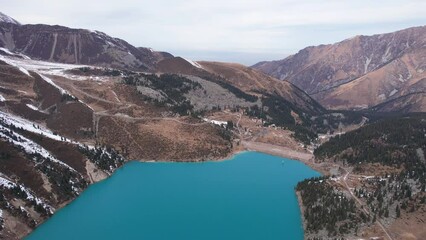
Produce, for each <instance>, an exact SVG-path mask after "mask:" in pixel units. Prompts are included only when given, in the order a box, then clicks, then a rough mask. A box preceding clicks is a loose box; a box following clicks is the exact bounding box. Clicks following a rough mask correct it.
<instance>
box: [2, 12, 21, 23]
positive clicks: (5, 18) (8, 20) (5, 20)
mask: <svg viewBox="0 0 426 240" xmlns="http://www.w3.org/2000/svg"><path fill="white" fill-rule="evenodd" d="M0 22H2V23H10V24H15V25H21V24H20V23H19V22H18V21H16V20H15V19H13V18H11V17H9V16H7V15H6V14H3V13H2V12H0Z"/></svg>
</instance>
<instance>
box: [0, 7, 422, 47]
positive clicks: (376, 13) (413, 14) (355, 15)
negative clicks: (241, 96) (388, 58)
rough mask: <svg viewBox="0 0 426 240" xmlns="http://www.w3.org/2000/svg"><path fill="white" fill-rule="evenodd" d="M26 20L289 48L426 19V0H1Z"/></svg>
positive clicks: (188, 42) (161, 38)
mask: <svg viewBox="0 0 426 240" xmlns="http://www.w3.org/2000/svg"><path fill="white" fill-rule="evenodd" d="M0 4H1V5H2V11H4V13H5V14H8V15H10V16H12V17H14V18H16V19H17V20H18V21H20V22H22V23H47V24H60V25H66V26H70V27H78V28H88V29H96V30H100V31H103V32H106V33H108V34H110V35H112V36H115V37H120V38H123V39H125V40H127V41H129V42H130V43H132V44H134V45H137V46H150V47H153V48H155V49H159V50H171V51H178V52H179V51H180V52H188V51H190V50H191V49H192V50H194V51H196V52H202V51H205V52H207V51H209V52H211V51H217V52H225V51H228V52H245V53H262V54H265V53H271V54H272V53H273V54H276V52H277V51H278V52H280V51H281V52H282V53H283V54H288V53H292V52H295V51H297V50H298V49H300V48H303V47H304V46H306V45H315V44H320V43H331V42H335V41H338V40H343V38H347V37H350V36H352V35H355V34H371V33H380V32H384V31H394V30H397V29H399V28H405V27H409V26H414V25H421V24H424V23H425V22H426V1H421V0H388V1H384V0H376V1H368V0H358V1H348V0H327V1H319V0H305V1H295V0H263V1H259V0H257V1H253V0H232V1H231V0H215V1H211V0H185V1H183V0H176V1H170V0H156V1H137V0H121V1H99V0H94V1H87V0H84V1H83V0H72V1H54V0H38V1H37V0H31V1H27V0H13V1H10V0H0Z"/></svg>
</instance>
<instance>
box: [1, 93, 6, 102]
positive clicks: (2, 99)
mask: <svg viewBox="0 0 426 240" xmlns="http://www.w3.org/2000/svg"><path fill="white" fill-rule="evenodd" d="M4 101H6V98H4V97H3V95H1V94H0V102H4Z"/></svg>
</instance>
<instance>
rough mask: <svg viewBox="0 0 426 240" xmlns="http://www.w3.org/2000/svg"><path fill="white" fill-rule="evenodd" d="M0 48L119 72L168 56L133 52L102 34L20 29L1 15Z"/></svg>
mask: <svg viewBox="0 0 426 240" xmlns="http://www.w3.org/2000/svg"><path fill="white" fill-rule="evenodd" d="M0 17H1V19H2V20H3V21H0V47H4V48H7V49H9V50H11V51H15V52H20V53H22V54H25V55H27V56H29V57H31V58H33V59H38V60H45V61H51V62H61V63H72V64H89V65H97V66H104V67H113V68H120V69H134V70H143V71H147V70H151V69H153V68H154V65H155V63H156V62H157V61H159V60H161V59H163V58H166V57H169V56H171V55H170V54H168V53H162V52H155V51H153V50H152V49H149V48H137V47H134V46H132V45H131V44H129V43H127V42H126V41H124V40H122V39H119V38H114V37H111V36H109V35H107V34H105V33H103V32H99V31H90V30H86V29H73V28H68V27H63V26H57V25H55V26H50V25H43V24H36V25H32V24H25V25H21V24H19V23H18V22H17V21H15V20H13V19H12V18H10V17H8V16H6V15H4V14H1V15H0Z"/></svg>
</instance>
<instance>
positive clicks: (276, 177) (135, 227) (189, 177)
mask: <svg viewBox="0 0 426 240" xmlns="http://www.w3.org/2000/svg"><path fill="white" fill-rule="evenodd" d="M313 176H319V173H317V172H315V171H314V170H312V169H310V168H309V167H308V166H306V165H304V164H302V163H300V162H298V161H293V160H288V159H285V158H280V157H275V156H271V155H267V154H263V153H258V152H244V153H241V154H238V155H236V156H235V157H234V158H233V159H232V160H231V161H221V162H204V163H140V162H130V163H128V164H126V165H125V166H124V167H123V168H121V169H119V170H117V171H116V173H115V174H114V175H113V176H112V177H110V178H109V179H107V180H105V181H102V182H100V183H97V184H94V185H92V186H90V187H89V188H88V189H87V190H86V191H84V192H83V194H81V196H80V197H78V198H77V199H76V200H75V201H73V202H72V203H71V204H69V205H68V206H66V207H65V208H63V209H61V210H59V211H58V212H57V213H55V215H54V216H53V217H52V218H51V219H49V220H48V221H46V222H45V223H44V224H42V225H41V226H40V227H38V228H37V229H36V230H35V231H34V232H33V233H32V234H31V235H30V236H28V237H27V238H26V239H28V240H48V239H55V240H56V239H61V240H67V239H79V240H80V239H91V240H93V239H184V240H190V239H245V240H247V239H256V240H257V239H292V240H297V239H303V228H302V224H301V217H300V210H299V207H298V203H297V199H296V195H295V192H294V187H295V185H296V184H297V182H299V181H301V180H303V179H305V178H309V177H313Z"/></svg>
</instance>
